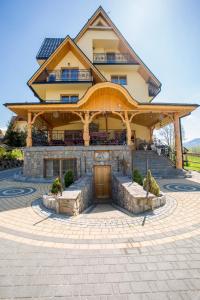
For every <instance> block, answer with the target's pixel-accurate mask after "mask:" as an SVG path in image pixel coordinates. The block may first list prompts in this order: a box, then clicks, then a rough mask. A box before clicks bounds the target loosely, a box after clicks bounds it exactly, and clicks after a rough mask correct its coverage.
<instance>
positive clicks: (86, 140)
mask: <svg viewBox="0 0 200 300" xmlns="http://www.w3.org/2000/svg"><path fill="white" fill-rule="evenodd" d="M83 140H84V145H85V146H89V145H90V134H89V113H88V112H86V113H85V119H84V123H83Z"/></svg>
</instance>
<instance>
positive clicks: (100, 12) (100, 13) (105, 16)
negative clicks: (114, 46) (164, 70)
mask: <svg viewBox="0 0 200 300" xmlns="http://www.w3.org/2000/svg"><path fill="white" fill-rule="evenodd" d="M99 16H101V17H102V18H103V19H105V20H106V22H107V23H108V24H109V25H110V27H111V28H112V29H113V31H114V32H115V34H116V35H117V36H118V37H119V39H120V40H121V41H122V42H123V43H124V45H125V46H126V47H127V48H128V49H129V51H130V52H131V53H132V54H133V55H134V57H135V59H136V61H137V62H138V63H139V64H140V65H141V66H142V67H143V69H144V71H145V72H146V73H147V74H148V75H149V77H150V78H151V79H152V80H153V82H155V84H156V85H158V87H159V88H160V87H161V82H160V81H159V80H158V79H157V78H156V76H155V75H154V74H153V73H152V72H151V71H150V69H149V68H148V67H147V66H146V65H145V63H144V62H143V61H142V60H141V59H140V57H139V56H138V55H137V54H136V52H135V51H134V50H133V48H132V47H131V46H130V44H129V43H128V41H127V40H126V39H125V38H124V36H123V35H122V33H121V32H120V31H119V29H118V28H117V27H116V26H115V24H114V23H113V22H112V20H111V19H110V17H109V16H108V14H107V13H106V12H105V10H104V9H103V8H102V6H99V8H98V9H97V10H96V11H95V12H94V14H93V15H92V17H91V18H90V19H89V20H88V21H87V22H86V24H85V25H84V26H83V28H82V29H81V30H80V31H79V33H78V34H77V36H76V37H75V39H74V41H75V43H77V42H78V40H79V39H80V38H81V37H82V36H83V34H84V33H85V31H86V30H87V29H88V28H90V26H91V25H92V24H93V23H94V22H95V20H96V19H97V18H98V17H99ZM147 81H148V80H147Z"/></svg>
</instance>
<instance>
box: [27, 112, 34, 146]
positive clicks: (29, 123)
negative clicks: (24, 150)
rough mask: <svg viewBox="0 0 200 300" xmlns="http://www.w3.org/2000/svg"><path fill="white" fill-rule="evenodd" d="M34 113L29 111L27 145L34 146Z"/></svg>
mask: <svg viewBox="0 0 200 300" xmlns="http://www.w3.org/2000/svg"><path fill="white" fill-rule="evenodd" d="M32 145H33V142H32V113H31V112H28V125H27V138H26V147H32Z"/></svg>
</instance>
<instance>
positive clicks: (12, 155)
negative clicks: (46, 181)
mask: <svg viewBox="0 0 200 300" xmlns="http://www.w3.org/2000/svg"><path fill="white" fill-rule="evenodd" d="M5 156H6V158H8V159H23V152H22V151H21V150H20V149H13V150H12V151H7V152H6V155H5Z"/></svg>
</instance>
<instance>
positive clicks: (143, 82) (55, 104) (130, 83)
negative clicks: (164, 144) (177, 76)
mask: <svg viewBox="0 0 200 300" xmlns="http://www.w3.org/2000/svg"><path fill="white" fill-rule="evenodd" d="M37 61H38V64H39V68H38V70H37V71H36V72H35V74H33V76H32V77H31V79H30V80H29V81H28V86H29V87H30V88H31V90H32V91H33V93H34V94H35V96H36V97H37V98H38V100H39V101H38V102H37V103H35V102H34V103H32V102H26V103H24V102H23V103H7V104H5V105H6V106H7V107H8V108H9V109H10V110H11V111H13V112H14V113H16V114H17V115H18V116H20V117H22V118H24V119H26V120H27V134H28V136H27V148H26V149H25V161H24V174H25V175H26V176H34V177H37V176H38V177H42V176H46V177H51V176H56V175H58V174H62V173H64V172H65V171H66V169H67V168H73V170H74V172H75V173H76V174H77V176H81V175H83V174H84V173H85V172H86V173H88V172H91V173H92V172H94V173H95V174H98V176H99V177H101V178H104V179H105V180H107V181H108V180H109V176H110V173H112V172H114V171H119V170H120V168H121V167H122V166H123V168H126V170H127V172H130V171H131V169H132V167H133V166H132V158H133V156H134V151H135V150H137V149H138V148H139V145H140V143H144V142H145V143H147V144H150V143H152V134H153V130H154V129H155V128H157V129H158V128H161V127H162V126H165V125H167V124H169V123H173V124H174V129H175V146H176V168H179V169H180V168H182V147H181V133H180V118H181V117H184V116H187V115H188V114H190V113H191V112H192V111H193V110H195V109H196V107H197V105H190V104H182V105H181V104H170V103H154V102H152V100H153V99H154V98H155V97H156V96H157V94H158V93H159V92H160V90H161V83H160V81H159V80H158V79H157V78H156V77H155V75H154V74H153V73H152V72H151V71H150V70H149V69H148V67H147V66H146V65H145V64H144V62H143V61H142V60H141V59H140V58H139V56H138V55H137V54H136V53H135V51H134V50H133V48H132V47H131V46H130V45H129V43H128V42H127V41H126V39H125V38H124V37H123V35H122V34H121V33H120V31H119V30H118V28H117V27H116V26H115V25H114V24H113V22H112V21H111V19H110V18H109V16H108V15H107V14H106V12H105V11H104V10H103V8H102V7H99V8H98V9H97V10H96V11H95V13H94V14H93V15H92V17H91V18H90V19H89V20H88V22H87V23H86V24H85V25H84V26H83V28H82V29H81V30H80V32H79V33H78V34H77V36H76V37H75V38H73V39H72V38H71V37H70V36H66V37H65V38H46V39H45V40H44V42H43V43H42V46H41V48H40V50H39V52H38V54H37ZM106 174H107V175H106Z"/></svg>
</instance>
